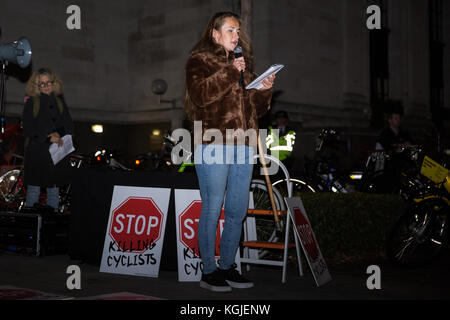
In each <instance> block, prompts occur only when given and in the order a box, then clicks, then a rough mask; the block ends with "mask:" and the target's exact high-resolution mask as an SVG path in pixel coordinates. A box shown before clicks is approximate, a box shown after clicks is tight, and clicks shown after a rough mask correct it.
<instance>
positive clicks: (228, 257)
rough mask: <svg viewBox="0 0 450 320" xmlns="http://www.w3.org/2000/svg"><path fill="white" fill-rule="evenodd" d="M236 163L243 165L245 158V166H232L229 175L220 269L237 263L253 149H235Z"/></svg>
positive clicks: (240, 147) (247, 196) (242, 147)
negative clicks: (236, 257)
mask: <svg viewBox="0 0 450 320" xmlns="http://www.w3.org/2000/svg"><path fill="white" fill-rule="evenodd" d="M234 148H235V150H236V149H237V152H236V154H235V160H236V161H237V162H235V163H242V162H243V161H242V158H243V157H245V164H232V165H230V169H229V173H228V185H227V192H226V198H225V226H224V229H223V232H222V239H221V241H220V261H219V268H220V269H222V270H228V269H230V268H231V267H232V266H233V264H234V261H235V256H236V252H237V249H238V247H239V242H240V239H241V232H242V223H243V221H244V219H245V217H246V215H247V209H248V201H249V189H250V182H251V179H252V172H253V164H252V161H251V159H252V158H253V149H252V148H249V147H247V146H237V147H234Z"/></svg>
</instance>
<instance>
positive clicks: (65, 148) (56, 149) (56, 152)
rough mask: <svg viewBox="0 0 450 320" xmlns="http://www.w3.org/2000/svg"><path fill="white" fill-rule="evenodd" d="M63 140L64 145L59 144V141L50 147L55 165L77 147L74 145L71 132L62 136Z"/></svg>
mask: <svg viewBox="0 0 450 320" xmlns="http://www.w3.org/2000/svg"><path fill="white" fill-rule="evenodd" d="M61 140H62V142H63V145H62V146H61V147H60V146H58V144H57V143H52V144H51V145H50V147H49V148H48V151H49V152H50V155H51V157H52V160H53V164H54V165H56V164H57V163H58V162H60V161H61V160H62V159H64V157H66V156H67V155H68V154H70V153H72V152H74V151H75V148H74V147H73V141H72V136H71V135H70V134H67V135H65V136H64V137H62V138H61Z"/></svg>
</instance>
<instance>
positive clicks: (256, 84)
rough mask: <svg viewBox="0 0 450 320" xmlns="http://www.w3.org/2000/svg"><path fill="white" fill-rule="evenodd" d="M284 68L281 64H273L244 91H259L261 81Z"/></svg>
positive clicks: (261, 85)
mask: <svg viewBox="0 0 450 320" xmlns="http://www.w3.org/2000/svg"><path fill="white" fill-rule="evenodd" d="M283 68H284V65H282V64H274V65H271V66H270V67H269V69H267V70H266V71H264V73H263V74H262V75H260V76H259V77H258V78H256V79H255V80H253V81H252V83H250V84H249V85H248V86H247V87H245V89H247V90H250V89H261V88H262V87H263V84H262V82H263V80H264V79H266V78H267V77H268V76H271V75H272V74H277V72H278V71H280V70H281V69H283Z"/></svg>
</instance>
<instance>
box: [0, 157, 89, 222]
mask: <svg viewBox="0 0 450 320" xmlns="http://www.w3.org/2000/svg"><path fill="white" fill-rule="evenodd" d="M88 160H89V159H88V158H87V157H85V156H82V155H77V154H73V155H70V159H69V161H70V165H71V167H73V168H75V169H78V168H80V167H81V165H82V164H84V163H85V162H88ZM23 174H24V168H23V166H18V167H16V168H15V169H12V170H10V171H8V172H6V173H4V174H3V175H2V176H0V201H1V202H3V204H4V206H5V209H7V210H14V211H18V212H19V211H21V210H23V209H24V208H25V204H26V203H25V199H26V186H25V185H24V184H23ZM70 190H71V184H69V185H67V186H64V187H61V188H60V192H59V208H58V212H59V213H67V212H70Z"/></svg>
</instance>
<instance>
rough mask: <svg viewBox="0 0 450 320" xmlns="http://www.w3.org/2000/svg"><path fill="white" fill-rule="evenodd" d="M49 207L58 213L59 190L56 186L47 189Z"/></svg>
mask: <svg viewBox="0 0 450 320" xmlns="http://www.w3.org/2000/svg"><path fill="white" fill-rule="evenodd" d="M47 205H48V206H50V207H52V208H53V209H55V211H58V206H59V188H58V187H56V186H53V187H47Z"/></svg>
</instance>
